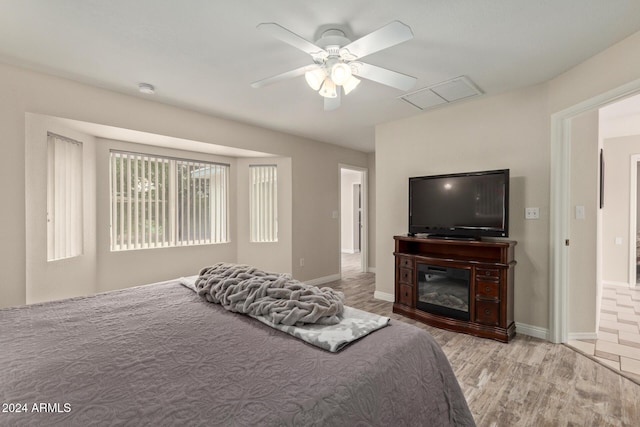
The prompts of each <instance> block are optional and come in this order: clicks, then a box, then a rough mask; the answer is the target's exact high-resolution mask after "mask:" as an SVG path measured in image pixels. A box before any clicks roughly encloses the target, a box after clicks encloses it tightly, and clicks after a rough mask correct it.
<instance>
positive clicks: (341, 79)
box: [331, 62, 351, 86]
mask: <svg viewBox="0 0 640 427" xmlns="http://www.w3.org/2000/svg"><path fill="white" fill-rule="evenodd" d="M349 77H351V67H350V66H349V64H345V63H344V62H338V63H336V64H334V65H333V66H332V67H331V80H333V82H334V83H335V84H337V85H338V86H342V85H343V84H345V83H346V82H347V81H349Z"/></svg>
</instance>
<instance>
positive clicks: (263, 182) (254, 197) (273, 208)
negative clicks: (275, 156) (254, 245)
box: [249, 165, 278, 242]
mask: <svg viewBox="0 0 640 427" xmlns="http://www.w3.org/2000/svg"><path fill="white" fill-rule="evenodd" d="M249 170H250V171H251V176H250V180H251V189H250V196H249V199H250V207H249V210H250V223H251V226H250V228H251V241H252V242H277V241H278V179H277V176H278V174H277V172H278V169H277V166H275V165H251V166H250V167H249Z"/></svg>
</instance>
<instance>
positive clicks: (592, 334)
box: [569, 332, 598, 340]
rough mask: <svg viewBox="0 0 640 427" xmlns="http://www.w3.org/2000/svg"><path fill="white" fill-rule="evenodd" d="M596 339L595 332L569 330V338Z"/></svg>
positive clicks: (596, 334)
mask: <svg viewBox="0 0 640 427" xmlns="http://www.w3.org/2000/svg"><path fill="white" fill-rule="evenodd" d="M595 339H598V333H597V332H569V340H595Z"/></svg>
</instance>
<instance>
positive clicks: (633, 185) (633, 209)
mask: <svg viewBox="0 0 640 427" xmlns="http://www.w3.org/2000/svg"><path fill="white" fill-rule="evenodd" d="M638 162H640V154H633V155H632V156H631V164H630V167H629V170H630V171H631V173H630V174H629V175H630V178H629V179H630V180H631V181H630V182H629V287H630V288H635V287H636V286H637V283H636V275H637V273H636V257H637V254H636V233H637V231H638V230H637V223H636V222H637V215H638Z"/></svg>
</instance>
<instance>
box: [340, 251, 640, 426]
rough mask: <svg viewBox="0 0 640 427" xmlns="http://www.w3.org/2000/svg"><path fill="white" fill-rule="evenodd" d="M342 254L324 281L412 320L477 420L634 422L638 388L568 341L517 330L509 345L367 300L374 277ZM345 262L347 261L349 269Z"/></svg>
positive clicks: (358, 301)
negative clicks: (336, 272)
mask: <svg viewBox="0 0 640 427" xmlns="http://www.w3.org/2000/svg"><path fill="white" fill-rule="evenodd" d="M345 258H348V256H347V257H344V258H343V271H342V277H343V278H342V280H339V281H336V282H332V283H330V284H329V286H331V287H333V288H335V289H339V290H341V291H343V292H344V293H345V296H346V301H347V305H350V306H353V307H357V308H360V309H363V310H367V311H370V312H373V313H377V314H380V315H384V316H389V317H391V319H392V323H393V322H396V321H402V322H406V323H410V324H413V325H416V326H418V327H420V328H422V329H424V330H426V331H427V332H429V333H430V334H431V335H433V336H434V338H435V339H436V341H437V342H438V343H439V344H440V346H441V347H442V349H443V350H444V352H445V354H446V355H447V357H448V358H449V361H450V363H451V366H452V367H453V370H454V372H455V374H456V376H457V378H458V382H459V383H460V386H461V388H462V390H463V392H464V394H465V397H466V398H467V402H468V404H469V408H470V409H471V412H472V413H473V416H474V418H475V420H476V423H477V424H478V426H509V427H511V426H639V425H640V386H639V385H637V384H635V383H634V382H632V381H630V380H628V379H627V378H624V377H622V376H620V375H618V374H616V373H615V372H614V371H612V370H610V369H608V368H607V367H605V366H603V365H601V364H599V363H597V362H595V361H593V360H591V359H589V358H588V357H586V356H585V355H583V354H581V353H579V352H576V351H574V350H573V349H571V348H570V347H567V346H565V345H561V344H551V343H549V342H546V341H543V340H539V339H535V338H531V337H527V336H524V335H517V336H516V338H515V339H514V340H512V341H511V342H510V343H509V344H503V343H500V342H497V341H493V340H487V339H482V338H476V337H472V336H470V335H465V334H460V333H455V332H450V331H446V330H442V329H437V328H432V327H430V326H427V325H424V324H421V323H419V322H415V321H413V320H411V319H408V318H405V317H403V316H399V315H397V314H394V313H393V312H392V303H389V302H385V301H380V300H376V299H374V298H373V292H374V287H375V285H374V281H375V278H374V275H373V274H371V273H359V272H358V268H357V266H356V267H353V266H352V262H350V261H349V260H348V259H347V260H345ZM350 265H351V267H349V266H350Z"/></svg>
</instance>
